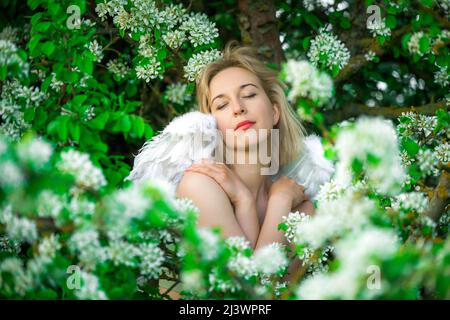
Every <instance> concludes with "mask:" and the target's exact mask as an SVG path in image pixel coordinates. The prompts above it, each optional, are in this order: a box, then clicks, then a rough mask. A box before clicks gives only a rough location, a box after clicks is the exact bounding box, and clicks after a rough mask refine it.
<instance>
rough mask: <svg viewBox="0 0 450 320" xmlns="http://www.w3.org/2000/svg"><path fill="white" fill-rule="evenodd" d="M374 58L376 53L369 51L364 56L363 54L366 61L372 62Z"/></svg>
mask: <svg viewBox="0 0 450 320" xmlns="http://www.w3.org/2000/svg"><path fill="white" fill-rule="evenodd" d="M376 56H377V55H376V53H375V52H373V51H372V50H369V51H367V53H366V54H364V58H365V59H366V60H367V61H373V60H374V59H375V57H376Z"/></svg>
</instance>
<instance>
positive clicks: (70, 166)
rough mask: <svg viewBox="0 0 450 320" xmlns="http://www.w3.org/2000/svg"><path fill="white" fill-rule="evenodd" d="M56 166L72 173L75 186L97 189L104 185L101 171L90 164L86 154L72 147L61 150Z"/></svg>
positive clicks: (104, 181)
mask: <svg viewBox="0 0 450 320" xmlns="http://www.w3.org/2000/svg"><path fill="white" fill-rule="evenodd" d="M57 168H58V169H59V170H60V171H62V172H65V173H69V174H72V175H73V176H74V177H75V181H76V184H77V186H79V187H81V188H86V189H93V190H98V189H99V188H101V187H103V186H105V185H106V180H105V177H104V176H103V173H102V171H101V170H100V169H99V168H97V167H95V166H94V165H93V164H92V162H91V160H90V159H89V155H88V154H84V153H81V152H79V151H76V150H72V149H71V150H69V151H65V152H62V153H61V160H60V161H59V162H58V164H57Z"/></svg>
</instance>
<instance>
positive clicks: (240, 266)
mask: <svg viewBox="0 0 450 320" xmlns="http://www.w3.org/2000/svg"><path fill="white" fill-rule="evenodd" d="M227 266H228V268H230V270H231V271H233V272H234V273H236V274H237V275H239V276H241V277H244V278H245V279H248V278H251V277H253V276H256V275H257V274H258V272H257V270H256V264H255V261H254V260H253V259H252V258H251V257H246V256H244V255H242V254H237V255H236V256H234V257H232V258H231V259H230V260H229V261H228V264H227Z"/></svg>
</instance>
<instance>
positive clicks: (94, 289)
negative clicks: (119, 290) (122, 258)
mask: <svg viewBox="0 0 450 320" xmlns="http://www.w3.org/2000/svg"><path fill="white" fill-rule="evenodd" d="M80 278H81V288H80V289H77V290H75V295H76V296H77V298H78V299H81V300H107V299H108V298H107V296H106V294H105V292H104V291H103V290H101V288H100V284H99V281H98V278H97V276H95V275H93V274H90V273H87V272H85V271H81V274H80Z"/></svg>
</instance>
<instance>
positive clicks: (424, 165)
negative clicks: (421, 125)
mask: <svg viewBox="0 0 450 320" xmlns="http://www.w3.org/2000/svg"><path fill="white" fill-rule="evenodd" d="M416 158H417V164H418V166H419V169H420V171H422V172H423V174H425V175H431V176H437V175H438V174H439V170H438V168H437V166H438V164H439V159H438V157H437V156H436V154H435V153H434V152H433V150H430V149H425V150H424V149H420V150H419V152H418V153H417V155H416Z"/></svg>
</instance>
